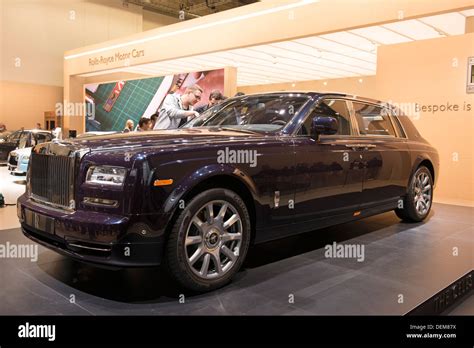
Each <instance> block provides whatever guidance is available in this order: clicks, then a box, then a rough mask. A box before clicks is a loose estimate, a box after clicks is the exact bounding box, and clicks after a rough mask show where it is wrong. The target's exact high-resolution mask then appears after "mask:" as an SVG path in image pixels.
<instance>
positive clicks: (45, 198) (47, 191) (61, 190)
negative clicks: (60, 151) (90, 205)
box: [28, 153, 74, 209]
mask: <svg viewBox="0 0 474 348" xmlns="http://www.w3.org/2000/svg"><path fill="white" fill-rule="evenodd" d="M30 166H31V168H30V173H29V175H28V177H29V180H30V185H31V195H32V198H34V199H37V200H40V201H42V202H44V203H50V204H52V205H55V206H60V207H63V208H66V209H73V208H74V157H65V156H55V155H44V154H36V153H32V155H31V158H30Z"/></svg>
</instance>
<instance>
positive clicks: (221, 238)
mask: <svg viewBox="0 0 474 348" xmlns="http://www.w3.org/2000/svg"><path fill="white" fill-rule="evenodd" d="M250 231H251V222H250V216H249V213H248V210H247V207H246V205H245V203H244V201H243V200H242V198H240V196H239V195H237V194H236V193H235V192H233V191H230V190H227V189H210V190H207V191H204V192H202V193H200V194H198V195H197V196H195V197H193V198H192V199H191V201H190V202H189V203H188V204H187V206H186V208H185V209H183V211H182V212H181V213H180V214H179V216H178V218H177V220H176V222H175V224H174V226H173V228H172V230H171V233H170V236H169V238H168V242H167V245H166V257H165V265H166V267H167V269H168V272H169V273H170V275H171V276H172V277H173V278H174V279H175V280H176V281H177V282H178V283H179V284H181V285H182V286H184V287H185V288H188V289H190V290H193V291H199V292H202V291H209V290H213V289H216V288H218V287H221V286H223V285H225V284H226V283H228V282H229V281H230V280H231V279H232V277H233V276H234V275H235V273H237V271H238V270H239V268H240V267H241V265H242V263H243V261H244V259H245V256H246V254H247V250H248V248H249V243H250Z"/></svg>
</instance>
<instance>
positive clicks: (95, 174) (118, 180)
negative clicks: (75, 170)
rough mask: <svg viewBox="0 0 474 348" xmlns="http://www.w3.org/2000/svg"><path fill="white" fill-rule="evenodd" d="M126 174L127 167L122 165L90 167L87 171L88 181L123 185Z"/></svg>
mask: <svg viewBox="0 0 474 348" xmlns="http://www.w3.org/2000/svg"><path fill="white" fill-rule="evenodd" d="M126 174H127V169H125V168H121V167H108V166H100V167H90V168H89V170H88V171H87V177H86V183H93V184H102V185H112V186H122V185H123V183H124V182H125V176H126Z"/></svg>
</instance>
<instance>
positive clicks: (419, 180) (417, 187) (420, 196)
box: [413, 172, 432, 216]
mask: <svg viewBox="0 0 474 348" xmlns="http://www.w3.org/2000/svg"><path fill="white" fill-rule="evenodd" d="M413 191H414V198H413V200H414V202H413V203H414V205H415V209H416V211H417V213H418V214H419V215H420V216H423V215H425V214H426V213H427V212H428V211H429V210H430V206H431V195H432V186H431V180H430V177H429V176H428V174H427V173H425V172H420V173H419V174H418V175H417V176H416V177H415V181H414V183H413Z"/></svg>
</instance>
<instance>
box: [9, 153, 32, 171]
mask: <svg viewBox="0 0 474 348" xmlns="http://www.w3.org/2000/svg"><path fill="white" fill-rule="evenodd" d="M31 149H32V147H25V148H23V149H16V150H13V151H11V152H10V154H9V155H8V170H9V171H10V174H12V175H15V174H17V175H26V172H27V170H28V162H29V161H30V155H31Z"/></svg>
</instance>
